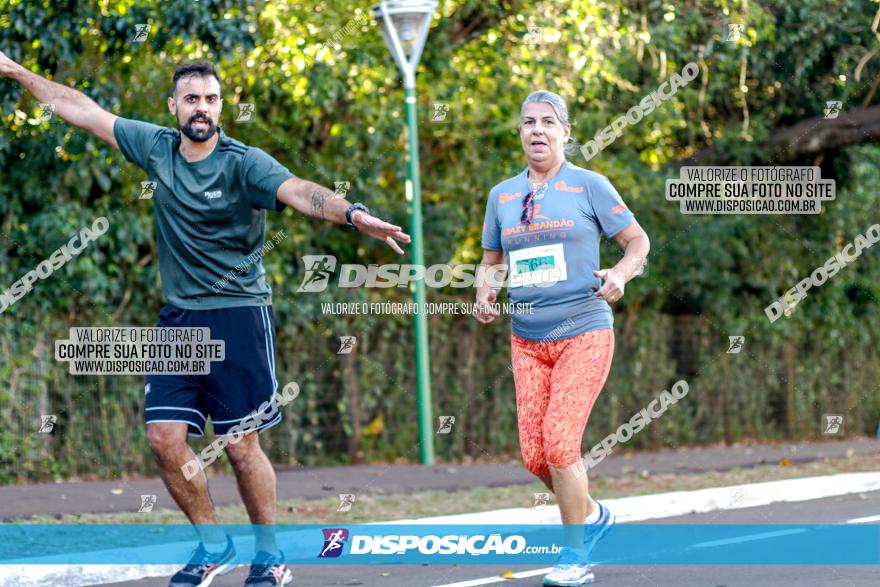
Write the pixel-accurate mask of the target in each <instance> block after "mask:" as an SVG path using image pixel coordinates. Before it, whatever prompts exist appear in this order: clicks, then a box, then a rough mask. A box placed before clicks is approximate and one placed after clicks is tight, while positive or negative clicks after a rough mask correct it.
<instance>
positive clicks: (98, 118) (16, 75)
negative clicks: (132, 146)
mask: <svg viewBox="0 0 880 587" xmlns="http://www.w3.org/2000/svg"><path fill="white" fill-rule="evenodd" d="M0 76H4V77H9V78H12V79H14V80H16V81H17V82H18V83H20V84H21V85H23V86H24V87H25V88H27V89H28V90H29V91H30V93H31V94H33V95H34V97H36V98H37V100H39V101H40V102H41V103H43V104H54V105H55V114H57V115H58V116H60V117H61V118H62V119H64V120H66V121H67V122H68V123H70V124H72V125H73V126H75V127H78V128H81V129H83V130H84V131H86V132H87V133H90V134H92V135H94V136H95V137H96V138H98V139H100V140H102V141H104V142H105V143H107V144H108V145H110V146H111V147H113V148H114V149H117V150H118V149H119V145H118V144H117V143H116V137H115V136H113V123H114V122H116V115H115V114H111V113H110V112H107V111H106V110H104V109H103V108H101V107H100V106H98V105H97V104H95V102H94V101H92V99H91V98H89V97H88V96H86V95H85V94H83V93H82V92H80V91H79V90H74V89H73V88H69V87H67V86H65V85H62V84H57V83H55V82H52V81H49V80H47V79H46V78H44V77H41V76H39V75H37V74H35V73H33V72H32V71H29V70H27V69H26V68H24V67H22V66H21V65H19V64H18V63H16V62H15V61H13V60H12V59H10V58H9V57H7V56H6V54H5V53H3V52H2V51H0Z"/></svg>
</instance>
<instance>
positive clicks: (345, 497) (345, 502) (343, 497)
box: [336, 493, 357, 512]
mask: <svg viewBox="0 0 880 587" xmlns="http://www.w3.org/2000/svg"><path fill="white" fill-rule="evenodd" d="M355 499H357V496H355V494H354V493H340V494H339V507H338V508H336V511H337V512H350V511H351V506H353V505H354V500H355Z"/></svg>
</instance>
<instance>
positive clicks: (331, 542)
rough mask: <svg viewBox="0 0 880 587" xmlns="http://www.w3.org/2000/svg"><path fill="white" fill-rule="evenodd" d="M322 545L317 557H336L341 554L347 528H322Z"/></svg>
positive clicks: (346, 538)
mask: <svg viewBox="0 0 880 587" xmlns="http://www.w3.org/2000/svg"><path fill="white" fill-rule="evenodd" d="M321 531H322V532H323V533H324V547H323V548H322V549H321V552H320V554H318V558H337V557H339V555H341V554H342V549H343V548H344V547H345V543H346V542H348V530H346V529H345V528H324V529H322V530H321Z"/></svg>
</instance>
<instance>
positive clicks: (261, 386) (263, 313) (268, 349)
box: [144, 304, 281, 436]
mask: <svg viewBox="0 0 880 587" xmlns="http://www.w3.org/2000/svg"><path fill="white" fill-rule="evenodd" d="M156 326H157V327H177V328H197V327H207V328H210V329H211V339H212V340H223V341H224V342H225V345H226V349H225V359H224V360H223V361H212V362H211V372H210V373H209V374H208V375H147V378H146V386H145V389H144V392H145V396H144V420H145V421H146V423H147V424H149V423H151V422H184V423H186V424H189V435H190V436H204V434H205V422H206V421H207V419H208V418H209V417H210V418H211V423H212V424H213V425H214V433H215V434H216V435H218V436H223V435H226V434H228V433H229V429H230V428H232V427H233V426H235V425H236V424H239V423H241V422H242V420H244V419H245V418H247V417H248V416H251V415H252V414H255V413H258V410H259V407H260V406H261V405H262V404H263V403H264V402H267V401H271V399H272V397H273V396H274V395H275V392H276V390H277V389H278V380H277V379H275V316H274V314H273V313H272V306H241V307H237V308H220V309H217V310H183V309H181V308H177V307H175V306H172V305H170V304H166V305H165V306H164V307H163V308H162V311H161V312H160V313H159V322H158V324H156ZM280 421H281V410H277V413H276V414H275V415H274V417H272V418H271V419H264V420H261V424H260V425H259V426H258V427H256V430H262V429H265V428H269V427H271V426H274V425H275V424H277V423H278V422H280ZM249 423H250V425H251V427H252V426H253V420H250V422H249ZM245 425H246V426H247V424H245Z"/></svg>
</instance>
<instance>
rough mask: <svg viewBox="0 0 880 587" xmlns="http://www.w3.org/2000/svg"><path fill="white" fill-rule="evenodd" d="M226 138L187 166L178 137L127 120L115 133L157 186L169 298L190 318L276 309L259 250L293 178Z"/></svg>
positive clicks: (162, 271)
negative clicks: (200, 313)
mask: <svg viewBox="0 0 880 587" xmlns="http://www.w3.org/2000/svg"><path fill="white" fill-rule="evenodd" d="M219 132H220V139H219V140H218V141H217V145H216V146H215V147H214V151H213V152H212V153H211V154H210V155H209V156H207V157H206V158H204V159H202V160H200V161H195V162H193V163H188V162H187V161H186V159H184V158H183V155H181V154H180V151H178V147H179V146H180V132H179V131H177V130H173V129H170V128H166V127H163V126H157V125H155V124H149V123H146V122H141V121H138V120H129V119H125V118H118V119H117V120H116V123H115V124H114V126H113V134H114V135H115V137H116V142H117V143H119V149H120V150H121V151H122V154H123V155H124V156H125V158H126V159H128V160H129V161H131V162H132V163H134V164H135V165H137V166H138V167H141V168H142V169H143V170H144V171H146V172H147V177H148V180H149V181H151V182H155V186H154V189H153V210H154V214H155V217H156V240H157V242H158V246H159V272H160V274H161V276H162V289H163V291H164V293H165V298H166V300H167V302H168V303H169V304H171V305H174V306H177V307H179V308H184V309H189V310H212V309H216V308H231V307H235V306H266V305H269V304H271V303H272V288H271V287H270V286H269V283H268V281H267V280H266V277H265V273H266V271H265V269H264V268H263V261H262V257H261V256H260V253H259V250H260V249H261V248H262V247H263V244H264V241H265V233H266V210H276V211H279V212H280V211H281V210H283V209H284V204H282V203H281V202H279V201H277V200H276V198H275V195H276V193H277V192H278V187H279V186H280V185H281V184H282V183H283V182H284V181H286V180H287V179H289V178H291V177H294V175H293V174H292V173H291V172H290V171H288V170H287V169H286V168H285V167H284V166H283V165H281V164H280V163H278V161H276V160H275V159H273V158H272V157H271V156H269V155H267V154H266V153H264V152H263V151H261V150H260V149H257V148H254V147H249V146H247V145H244V144H242V143H240V142H238V141H236V140H233V139H230V138H229V137H227V136H226V135H225V134H223V131H222V130H221V131H219Z"/></svg>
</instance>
